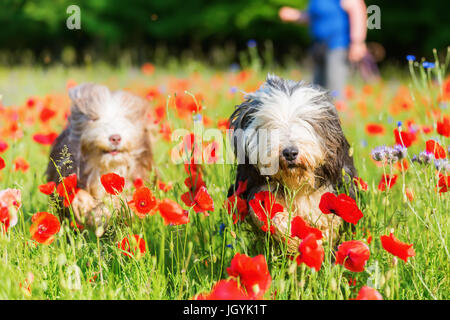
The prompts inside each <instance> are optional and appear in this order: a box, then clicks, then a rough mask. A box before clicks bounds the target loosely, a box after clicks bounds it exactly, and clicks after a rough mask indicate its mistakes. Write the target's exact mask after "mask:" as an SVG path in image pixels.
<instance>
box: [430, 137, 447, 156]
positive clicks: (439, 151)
mask: <svg viewBox="0 0 450 320" xmlns="http://www.w3.org/2000/svg"><path fill="white" fill-rule="evenodd" d="M425 145H426V149H425V150H426V151H427V153H431V154H433V155H434V157H435V158H436V159H445V158H446V156H447V155H446V152H445V149H444V148H443V147H442V146H441V145H440V144H439V143H438V142H436V141H434V140H428V141H427V142H426V143H425Z"/></svg>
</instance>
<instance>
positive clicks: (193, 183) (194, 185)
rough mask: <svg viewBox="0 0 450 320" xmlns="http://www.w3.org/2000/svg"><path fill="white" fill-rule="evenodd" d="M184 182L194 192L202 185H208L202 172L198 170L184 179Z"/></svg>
mask: <svg viewBox="0 0 450 320" xmlns="http://www.w3.org/2000/svg"><path fill="white" fill-rule="evenodd" d="M184 184H185V185H186V187H188V188H189V190H191V191H193V193H194V194H195V193H196V191H197V190H198V189H200V188H201V187H202V186H206V184H205V182H204V181H203V178H202V174H201V173H200V172H198V171H194V172H192V174H191V175H190V176H189V177H187V178H186V179H185V180H184Z"/></svg>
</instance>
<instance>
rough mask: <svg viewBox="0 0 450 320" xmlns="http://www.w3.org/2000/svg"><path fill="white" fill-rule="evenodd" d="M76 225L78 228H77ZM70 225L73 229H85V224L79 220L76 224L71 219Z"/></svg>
mask: <svg viewBox="0 0 450 320" xmlns="http://www.w3.org/2000/svg"><path fill="white" fill-rule="evenodd" d="M75 226H76V228H75ZM70 227H71V228H73V229H78V230H83V229H84V226H83V225H82V224H79V223H78V222H76V221H75V224H74V223H73V221H70Z"/></svg>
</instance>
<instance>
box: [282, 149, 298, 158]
mask: <svg viewBox="0 0 450 320" xmlns="http://www.w3.org/2000/svg"><path fill="white" fill-rule="evenodd" d="M297 155H298V149H297V148H296V147H288V148H286V149H284V150H283V157H284V158H285V159H286V160H287V161H293V160H295V159H296V158H297Z"/></svg>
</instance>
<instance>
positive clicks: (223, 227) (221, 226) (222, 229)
mask: <svg viewBox="0 0 450 320" xmlns="http://www.w3.org/2000/svg"><path fill="white" fill-rule="evenodd" d="M224 230H225V223H222V224H221V225H220V227H219V234H220V235H221V236H222V235H223V231H224Z"/></svg>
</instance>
